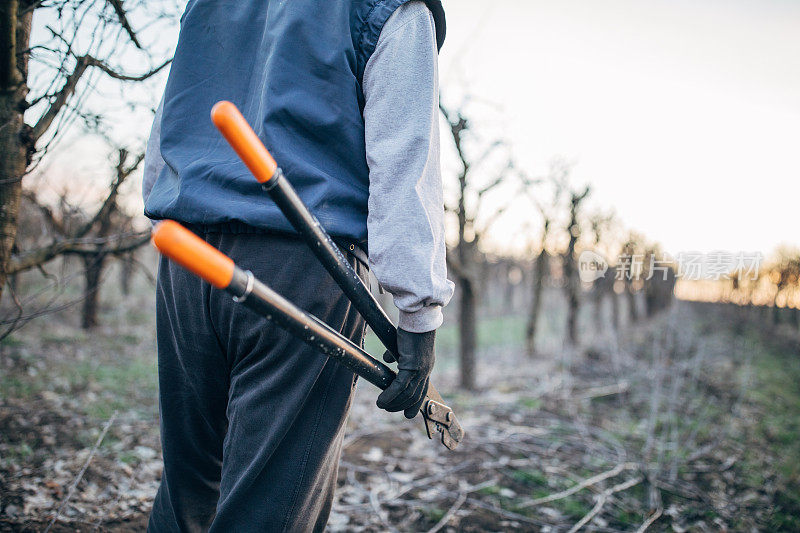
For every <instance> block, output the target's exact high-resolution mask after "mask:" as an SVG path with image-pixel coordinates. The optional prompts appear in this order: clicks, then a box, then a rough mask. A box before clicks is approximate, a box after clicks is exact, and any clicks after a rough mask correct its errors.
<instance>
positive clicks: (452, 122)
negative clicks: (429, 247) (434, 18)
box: [439, 105, 513, 390]
mask: <svg viewBox="0 0 800 533" xmlns="http://www.w3.org/2000/svg"><path fill="white" fill-rule="evenodd" d="M439 108H440V109H441V112H442V114H443V115H444V118H445V120H447V123H448V126H449V129H450V135H451V137H452V139H453V144H454V146H455V150H456V155H457V157H458V160H459V164H460V168H459V170H458V199H457V206H456V207H450V206H446V209H447V210H448V212H450V213H454V214H455V215H456V218H457V220H458V240H457V241H456V243H455V246H453V247H452V248H451V249H450V250H449V251H448V254H447V265H448V267H449V269H450V272H451V273H452V274H453V275H454V277H455V278H456V281H457V284H458V288H459V298H458V320H459V354H460V361H461V369H460V370H461V386H462V387H463V388H465V389H468V390H472V389H474V388H475V385H476V379H475V378H476V376H475V366H476V355H475V353H476V348H477V309H476V306H477V298H478V292H479V286H480V279H481V273H480V265H481V261H480V257H481V255H482V254H481V252H480V250H479V248H478V243H479V242H480V239H481V236H482V235H483V234H485V232H486V231H487V230H488V228H489V227H490V226H491V225H492V223H493V222H494V221H496V220H497V218H498V217H499V216H500V215H501V214H502V213H503V211H504V210H503V209H500V210H498V211H496V212H494V213H492V214H490V215H489V216H488V217H486V218H485V219H484V220H482V221H481V222H478V215H479V213H480V206H481V202H482V201H483V200H484V199H485V197H486V195H487V194H488V193H490V192H491V191H493V190H495V189H496V187H498V186H499V185H501V184H503V183H504V182H505V180H506V178H507V177H508V175H509V173H510V171H512V170H513V165H512V164H511V162H510V161H508V162H506V164H505V165H504V166H503V168H502V169H501V170H500V171H499V172H497V173H496V175H495V177H494V179H493V180H491V181H490V182H489V183H487V184H485V185H483V186H480V185H477V183H476V181H477V180H474V179H473V174H474V173H475V169H476V168H477V167H478V166H479V165H481V164H483V163H485V162H486V161H487V160H489V159H490V156H491V155H492V154H493V153H494V152H495V151H496V150H497V149H498V148H500V147H502V146H504V144H503V143H502V142H501V141H496V142H493V143H491V144H489V146H488V147H486V148H485V149H484V151H483V153H482V154H481V155H480V156H479V157H477V159H475V160H474V161H475V162H474V163H472V162H471V158H470V155H469V154H468V153H467V147H466V144H467V143H466V139H467V137H469V133H470V123H469V122H468V120H467V118H466V117H465V116H464V115H463V114H462V112H461V111H460V110H458V111H451V110H448V109H447V108H446V107H444V106H443V105H440V106H439Z"/></svg>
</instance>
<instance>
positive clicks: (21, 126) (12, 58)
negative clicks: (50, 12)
mask: <svg viewBox="0 0 800 533" xmlns="http://www.w3.org/2000/svg"><path fill="white" fill-rule="evenodd" d="M26 7H27V4H26ZM19 12H20V5H19V2H18V1H17V0H8V1H5V2H3V3H2V4H0V297H2V294H3V289H4V288H5V284H6V279H7V270H6V268H7V266H8V262H9V260H10V258H11V249H12V247H13V246H14V239H16V236H17V222H18V216H19V204H20V198H21V195H22V177H23V176H24V175H25V170H26V169H27V167H28V164H29V163H30V158H31V156H32V154H33V140H32V136H31V132H30V128H29V127H28V126H27V125H26V124H25V122H24V121H23V113H24V112H25V108H26V106H27V103H26V101H25V98H26V97H27V95H28V87H27V85H26V83H25V80H26V78H27V74H28V55H29V53H28V52H27V49H28V43H29V41H30V31H31V19H32V16H33V9H32V8H31V9H29V10H28V11H27V12H26V13H25V14H24V15H22V16H21V17H19V16H18V14H19ZM21 50H25V51H26V52H25V53H20V51H21Z"/></svg>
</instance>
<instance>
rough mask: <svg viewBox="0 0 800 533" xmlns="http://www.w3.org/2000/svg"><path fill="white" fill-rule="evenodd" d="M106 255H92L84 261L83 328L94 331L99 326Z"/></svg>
mask: <svg viewBox="0 0 800 533" xmlns="http://www.w3.org/2000/svg"><path fill="white" fill-rule="evenodd" d="M105 261H106V256H105V255H92V256H88V257H86V258H85V259H84V264H85V267H86V270H85V272H84V279H85V285H84V299H83V310H82V314H81V327H82V328H83V329H92V328H94V327H96V326H97V325H98V324H99V321H98V319H97V310H98V307H99V302H100V278H101V276H102V274H103V267H104V266H105Z"/></svg>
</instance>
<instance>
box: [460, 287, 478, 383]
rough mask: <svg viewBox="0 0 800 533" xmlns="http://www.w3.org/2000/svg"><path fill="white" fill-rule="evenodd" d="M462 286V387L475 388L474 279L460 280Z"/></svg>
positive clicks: (475, 320)
mask: <svg viewBox="0 0 800 533" xmlns="http://www.w3.org/2000/svg"><path fill="white" fill-rule="evenodd" d="M460 286H461V297H460V299H459V305H458V318H459V326H460V327H459V339H458V340H459V352H460V354H461V387H463V388H464V389H467V390H475V345H476V339H477V331H476V328H477V319H476V310H475V288H474V286H473V283H472V281H470V280H468V279H464V278H462V279H461V280H460Z"/></svg>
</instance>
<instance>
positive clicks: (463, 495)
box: [428, 492, 467, 533]
mask: <svg viewBox="0 0 800 533" xmlns="http://www.w3.org/2000/svg"><path fill="white" fill-rule="evenodd" d="M465 501H467V493H466V492H462V493H460V494H459V495H458V498H456V501H455V503H453V505H452V506H451V507H450V509H449V510H448V511H447V512H446V513H445V515H444V516H443V517H442V519H441V520H439V521H438V522H436V525H435V526H433V527H432V528H430V529H429V530H428V533H436V532H437V531H439V530H440V529H442V528H443V527H444V526H446V525H447V523H448V522H449V521H450V519H451V518H453V515H454V514H456V511H458V509H459V508H460V507H461V506H462V505H464V502H465Z"/></svg>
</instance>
